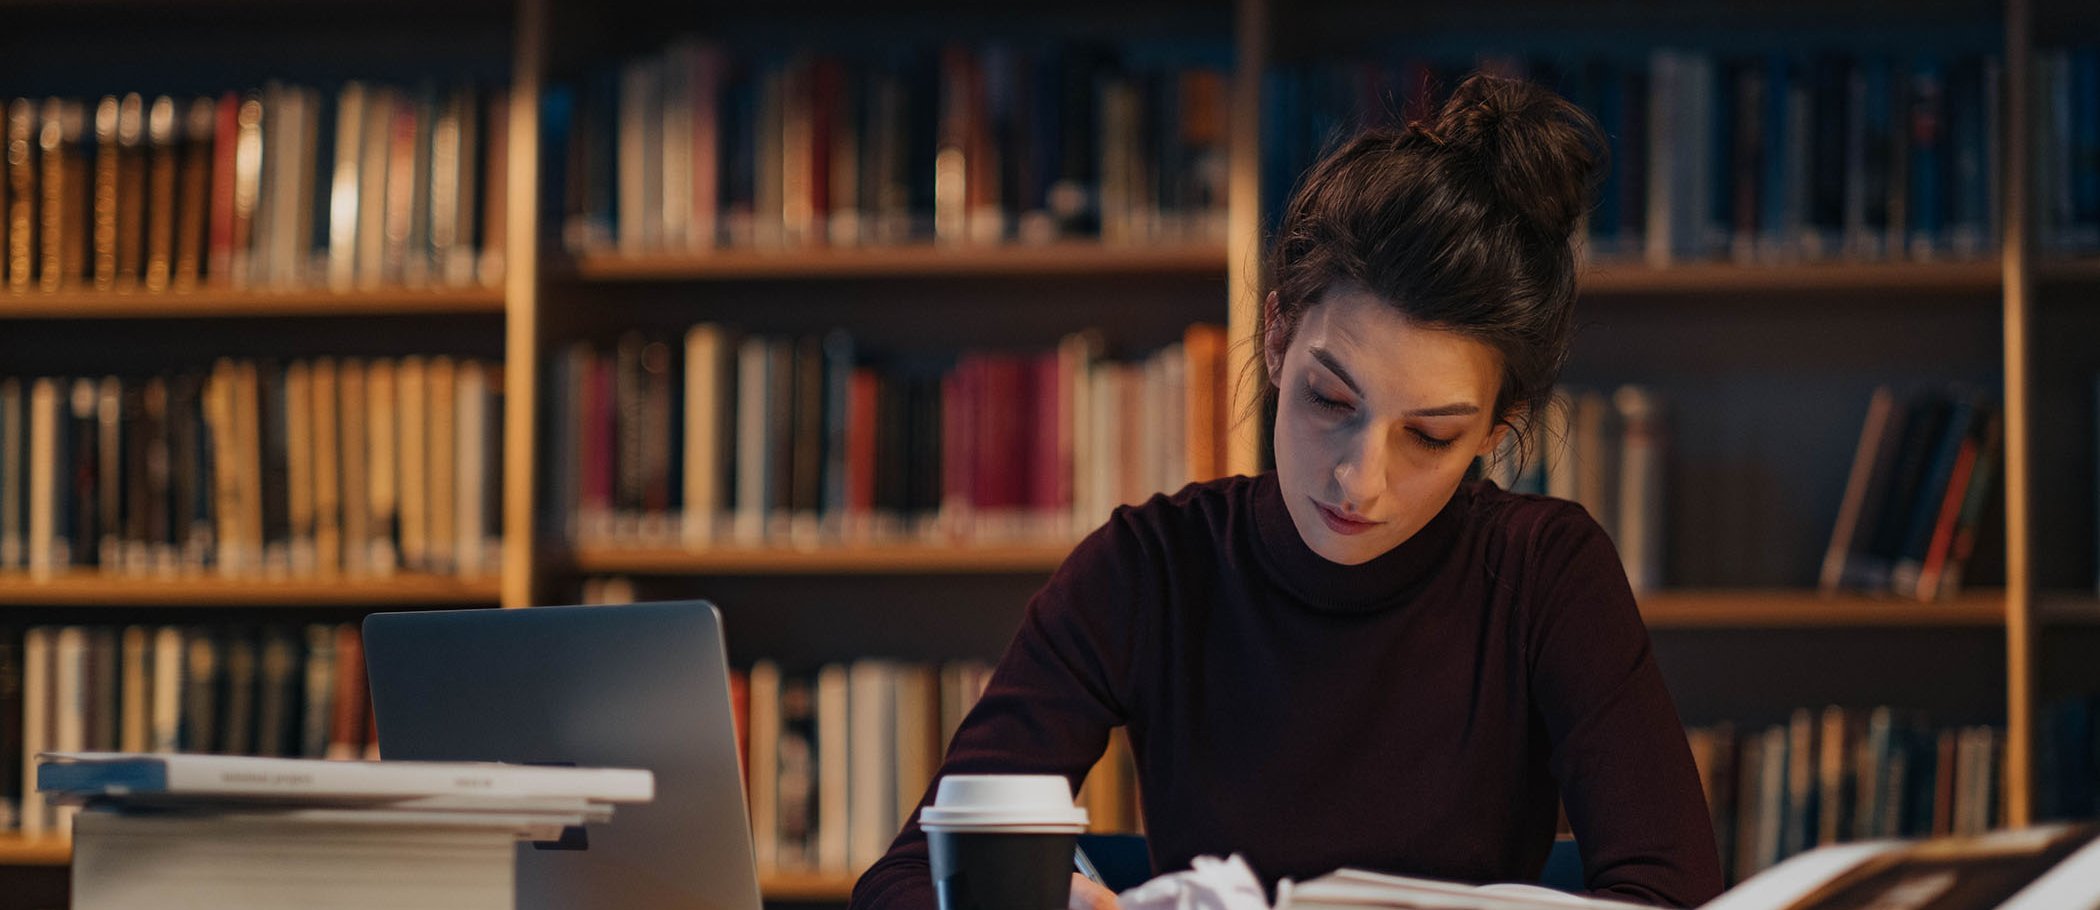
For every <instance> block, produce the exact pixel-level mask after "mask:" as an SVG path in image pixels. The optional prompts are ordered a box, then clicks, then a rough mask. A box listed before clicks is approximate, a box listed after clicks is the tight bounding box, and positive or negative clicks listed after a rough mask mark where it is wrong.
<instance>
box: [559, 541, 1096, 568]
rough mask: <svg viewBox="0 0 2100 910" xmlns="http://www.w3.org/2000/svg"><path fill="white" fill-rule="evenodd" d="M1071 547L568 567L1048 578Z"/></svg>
mask: <svg viewBox="0 0 2100 910" xmlns="http://www.w3.org/2000/svg"><path fill="white" fill-rule="evenodd" d="M1071 551H1072V548H1071V546H1070V545H1069V544H1016V545H1010V546H989V545H987V546H977V545H972V544H948V545H943V544H895V545H887V546H852V547H826V548H814V549H807V550H798V549H792V548H788V547H719V548H710V549H701V550H687V549H678V548H671V547H661V548H646V549H642V548H631V547H601V546H590V547H579V548H577V549H576V550H575V551H573V554H572V562H571V567H572V568H574V569H575V570H576V571H578V572H584V573H592V574H632V575H852V574H884V575H914V574H931V575H963V574H1019V573H1037V572H1040V573H1048V572H1051V571H1054V570H1055V569H1056V568H1057V567H1058V566H1059V565H1060V564H1062V563H1063V562H1064V560H1065V555H1066V554H1068V553H1070V552H1071Z"/></svg>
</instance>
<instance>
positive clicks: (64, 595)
mask: <svg viewBox="0 0 2100 910" xmlns="http://www.w3.org/2000/svg"><path fill="white" fill-rule="evenodd" d="M499 594H500V591H499V587H498V584H497V581H496V579H494V578H487V579H462V578H452V577H446V576H438V575H400V576H395V577H391V578H383V579H379V578H333V579H319V578H316V579H290V578H287V579H239V578H213V577H209V576H204V577H186V576H179V575H178V576H170V577H165V578H156V577H153V576H150V575H146V576H138V577H128V576H122V575H117V576H110V575H103V574H99V573H94V572H72V573H67V574H64V575H59V576H54V577H51V578H34V577H30V576H26V575H21V574H18V573H7V574H0V606H50V607H61V606H62V607H98V606H108V607H130V606H147V607H154V606H166V607H279V606H286V605H296V606H310V607H394V606H412V605H427V606H451V607H493V606H495V605H496V604H497V602H498V601H499V599H500V597H499Z"/></svg>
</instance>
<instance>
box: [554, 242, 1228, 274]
mask: <svg viewBox="0 0 2100 910" xmlns="http://www.w3.org/2000/svg"><path fill="white" fill-rule="evenodd" d="M1224 272H1225V249H1224V247H1222V246H1217V245H1210V244H1188V245H1172V246H1156V247H1155V246H1109V245H1106V244H1098V243H1079V242H1067V243H1059V244H1045V245H1041V246H1001V247H991V248H976V247H968V246H964V247H956V248H946V247H937V246H911V247H899V248H895V249H880V248H871V249H837V250H829V249H827V250H815V251H805V250H793V251H788V250H782V251H725V252H721V253H713V254H702V255H697V256H696V255H665V254H658V255H647V254H645V255H637V256H620V255H590V256H584V257H582V258H580V259H578V260H577V261H576V262H575V264H574V275H575V277H576V278H577V279H578V280H581V281H587V282H622V281H688V282H708V281H769V280H796V279H809V280H818V279H832V280H852V279H868V278H921V279H939V278H987V277H989V278H1043V277H1054V276H1058V275H1103V274H1108V275H1153V276H1174V275H1190V276H1199V277H1200V276H1210V275H1222V274H1224Z"/></svg>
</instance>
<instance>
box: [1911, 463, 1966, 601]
mask: <svg viewBox="0 0 2100 910" xmlns="http://www.w3.org/2000/svg"><path fill="white" fill-rule="evenodd" d="M1976 449H1977V445H1976V437H1974V436H1970V437H1968V438H1966V439H1963V440H1962V441H1961V448H1960V449H1959V450H1958V451H1957V452H1956V453H1955V455H1954V473H1953V474H1952V475H1951V476H1950V477H1949V478H1948V479H1947V495H1946V496H1944V497H1941V500H1940V514H1939V519H1938V520H1936V521H1934V522H1933V525H1932V543H1931V544H1930V545H1929V546H1927V547H1926V548H1925V564H1924V566H1923V567H1921V568H1920V569H1919V570H1918V590H1917V595H1918V599H1919V600H1923V601H1930V600H1933V599H1935V598H1936V597H1937V596H1938V594H1939V585H1940V576H1941V574H1942V573H1943V572H1944V571H1945V569H1946V567H1947V555H1948V553H1949V552H1950V551H1951V550H1952V549H1953V546H1954V525H1955V520H1956V519H1958V518H1960V517H1961V507H1962V504H1963V503H1965V502H1967V501H1968V498H1969V477H1970V475H1972V474H1973V473H1974V472H1975V469H1976Z"/></svg>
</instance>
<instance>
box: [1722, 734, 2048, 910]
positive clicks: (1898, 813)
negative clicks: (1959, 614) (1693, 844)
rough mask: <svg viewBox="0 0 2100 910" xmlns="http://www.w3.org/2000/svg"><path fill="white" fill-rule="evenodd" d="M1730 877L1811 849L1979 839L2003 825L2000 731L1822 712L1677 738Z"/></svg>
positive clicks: (1737, 878) (1754, 871)
mask: <svg viewBox="0 0 2100 910" xmlns="http://www.w3.org/2000/svg"><path fill="white" fill-rule="evenodd" d="M1686 735H1687V737H1688V738H1689V740H1690V743H1691V747H1692V758H1693V760H1694V762H1695V763H1696V764H1697V765H1698V768H1699V778H1700V785H1701V787H1702V788H1703V789H1704V791H1705V793H1706V799H1707V806H1708V808H1709V809H1710V810H1711V811H1712V814H1713V822H1714V837H1715V841H1716V844H1717V846H1718V847H1719V849H1720V852H1721V862H1722V865H1723V867H1724V869H1725V871H1726V872H1727V875H1728V878H1729V880H1731V881H1742V880H1743V879H1746V878H1749V877H1750V876H1752V875H1755V874H1757V873H1758V872H1760V871H1762V870H1764V869H1767V868H1770V867H1771V866H1773V865H1775V864H1777V863H1778V862H1779V861H1780V860H1783V859H1786V858H1787V857H1790V856H1793V855H1795V854H1797V853H1801V852H1803V851H1805V850H1808V849H1810V848H1813V847H1818V846H1827V845H1829V844H1834V843H1841V842H1845V841H1853V840H1871V839H1877V838H1890V837H1906V838H1909V837H1927V836H1934V837H1937V836H1945V835H1950V834H1957V835H1967V834H1980V833H1982V832H1984V831H1986V830H1988V829H1991V828H1994V827H2000V826H2003V825H2004V824H2005V819H2006V801H2005V799H2004V793H2003V789H2004V765H2005V733H2004V731H2003V730H2000V729H1998V728H1995V727H1989V726H1959V727H1934V726H1932V725H1931V724H1929V723H1927V722H1926V721H1925V720H1924V719H1923V718H1922V717H1921V716H1920V715H1918V714H1916V713H1915V712H1909V711H1904V710H1900V709H1896V708H1891V707H1887V706H1882V707H1877V708H1873V709H1871V710H1867V711H1861V710H1857V709H1848V708H1842V707H1836V706H1832V707H1828V708H1825V709H1823V710H1822V711H1820V712H1817V711H1813V710H1810V709H1807V708H1802V709H1798V710H1796V711H1794V712H1793V715H1792V717H1791V718H1790V719H1789V721H1788V722H1787V723H1784V724H1772V725H1769V726H1765V727H1763V728H1755V727H1749V728H1743V729H1740V730H1739V729H1737V728H1736V727H1735V725H1733V724H1730V723H1721V724H1716V725H1713V726H1706V727H1693V728H1690V729H1688V730H1687V731H1686Z"/></svg>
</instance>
